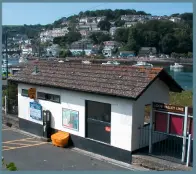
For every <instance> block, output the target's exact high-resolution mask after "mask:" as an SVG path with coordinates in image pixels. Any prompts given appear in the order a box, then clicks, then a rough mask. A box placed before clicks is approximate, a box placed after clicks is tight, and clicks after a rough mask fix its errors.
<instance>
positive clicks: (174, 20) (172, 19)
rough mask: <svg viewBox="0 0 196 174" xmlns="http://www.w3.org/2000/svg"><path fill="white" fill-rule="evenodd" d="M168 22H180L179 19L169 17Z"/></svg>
mask: <svg viewBox="0 0 196 174" xmlns="http://www.w3.org/2000/svg"><path fill="white" fill-rule="evenodd" d="M169 20H170V21H172V22H180V21H181V18H179V17H171V18H170V19H169Z"/></svg>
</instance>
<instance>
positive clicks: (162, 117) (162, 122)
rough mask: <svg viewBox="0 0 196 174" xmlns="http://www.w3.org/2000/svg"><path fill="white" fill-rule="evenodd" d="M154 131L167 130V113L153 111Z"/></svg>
mask: <svg viewBox="0 0 196 174" xmlns="http://www.w3.org/2000/svg"><path fill="white" fill-rule="evenodd" d="M155 131H159V132H167V114H165V113H160V112H155Z"/></svg>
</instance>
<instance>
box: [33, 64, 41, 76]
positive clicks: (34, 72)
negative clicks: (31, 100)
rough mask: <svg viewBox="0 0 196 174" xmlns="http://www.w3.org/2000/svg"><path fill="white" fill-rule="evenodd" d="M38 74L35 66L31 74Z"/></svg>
mask: <svg viewBox="0 0 196 174" xmlns="http://www.w3.org/2000/svg"><path fill="white" fill-rule="evenodd" d="M38 73H39V70H38V67H37V65H35V66H34V70H33V73H32V74H33V75H36V74H38Z"/></svg>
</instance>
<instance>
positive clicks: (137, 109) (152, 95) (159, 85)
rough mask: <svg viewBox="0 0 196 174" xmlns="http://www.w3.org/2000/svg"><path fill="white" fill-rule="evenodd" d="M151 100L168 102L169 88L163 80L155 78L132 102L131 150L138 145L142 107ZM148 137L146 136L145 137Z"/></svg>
mask: <svg viewBox="0 0 196 174" xmlns="http://www.w3.org/2000/svg"><path fill="white" fill-rule="evenodd" d="M152 102H160V103H168V102H169V88H168V87H167V86H166V85H165V83H164V82H162V81H161V80H159V79H157V80H156V81H155V82H154V83H153V84H152V85H151V86H150V87H149V88H148V89H147V90H146V91H145V93H144V94H143V95H142V96H141V97H140V98H139V99H138V100H137V101H136V102H135V103H134V107H133V108H134V110H133V120H132V122H133V123H134V124H133V125H132V134H133V136H132V141H131V142H132V146H131V147H132V149H131V150H132V151H134V150H137V149H139V147H140V138H141V135H140V130H139V129H138V128H139V127H140V126H142V127H143V125H144V108H145V105H147V104H151V103H152ZM147 139H148V138H147Z"/></svg>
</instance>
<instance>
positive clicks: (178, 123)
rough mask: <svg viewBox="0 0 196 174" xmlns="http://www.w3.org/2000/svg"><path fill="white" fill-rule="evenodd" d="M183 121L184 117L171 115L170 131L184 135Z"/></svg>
mask: <svg viewBox="0 0 196 174" xmlns="http://www.w3.org/2000/svg"><path fill="white" fill-rule="evenodd" d="M183 122H184V117H180V116H177V115H171V116H170V129H169V133H171V134H175V135H183V127H184V125H183Z"/></svg>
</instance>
